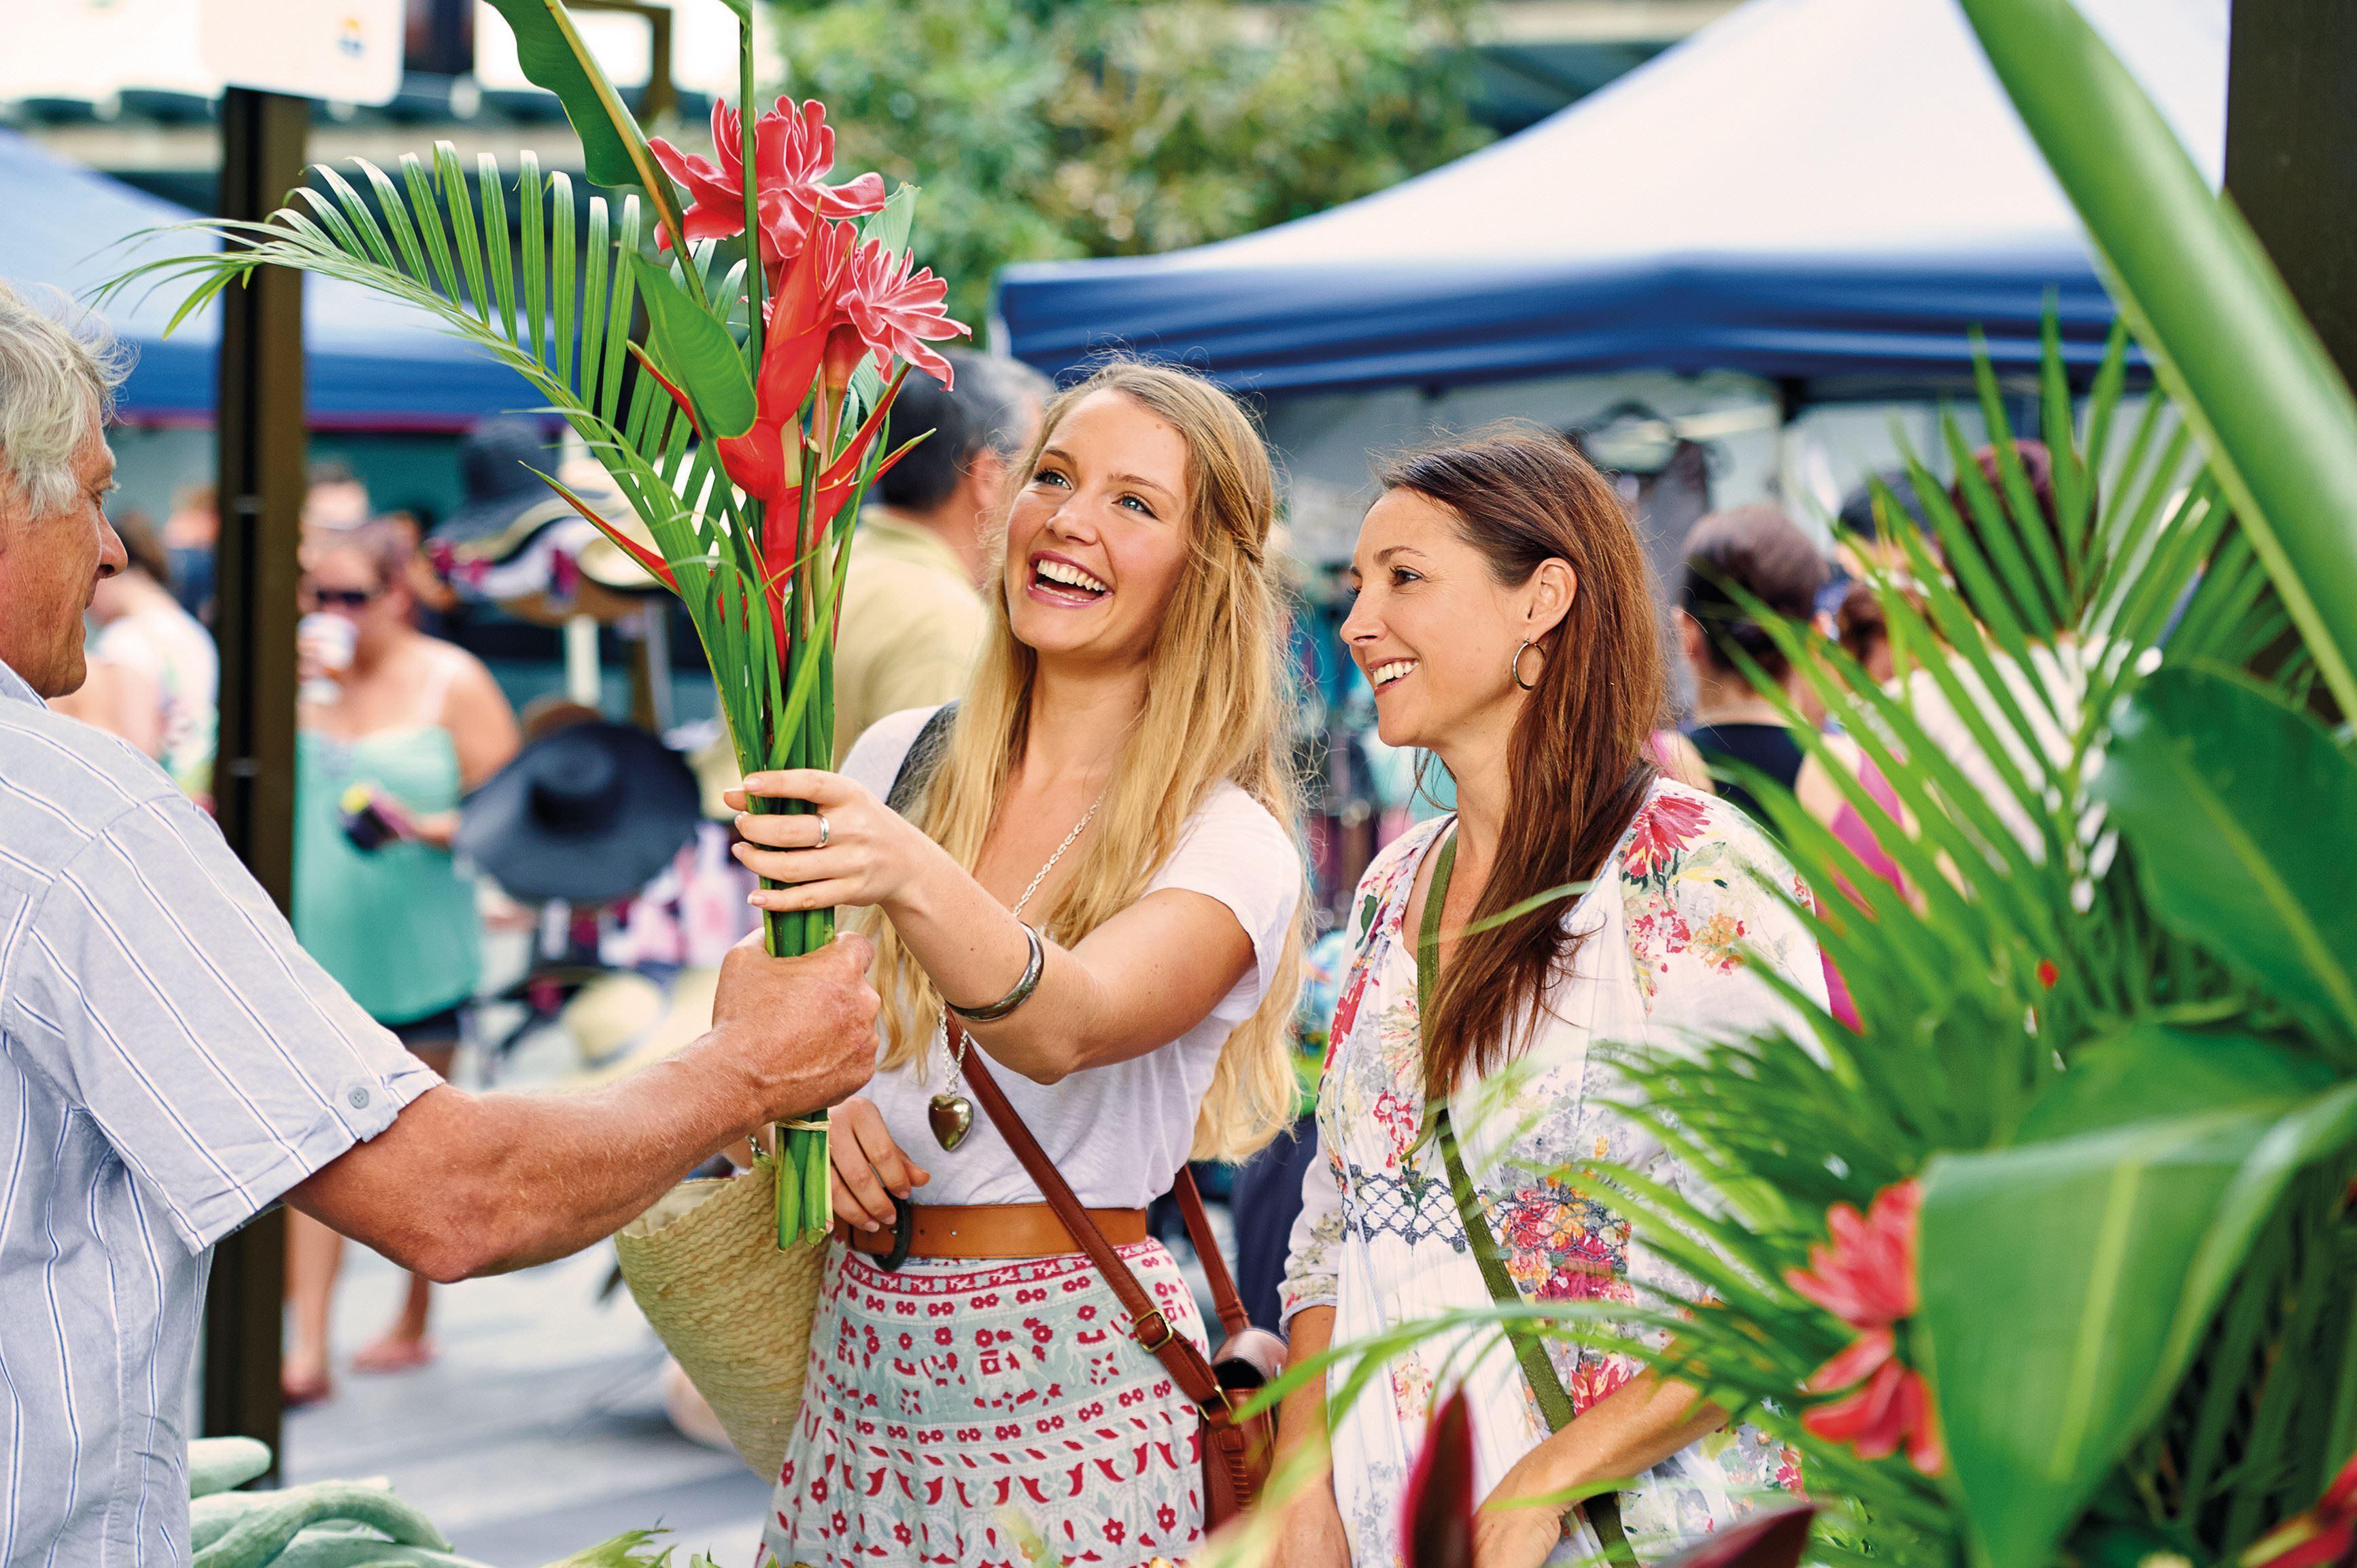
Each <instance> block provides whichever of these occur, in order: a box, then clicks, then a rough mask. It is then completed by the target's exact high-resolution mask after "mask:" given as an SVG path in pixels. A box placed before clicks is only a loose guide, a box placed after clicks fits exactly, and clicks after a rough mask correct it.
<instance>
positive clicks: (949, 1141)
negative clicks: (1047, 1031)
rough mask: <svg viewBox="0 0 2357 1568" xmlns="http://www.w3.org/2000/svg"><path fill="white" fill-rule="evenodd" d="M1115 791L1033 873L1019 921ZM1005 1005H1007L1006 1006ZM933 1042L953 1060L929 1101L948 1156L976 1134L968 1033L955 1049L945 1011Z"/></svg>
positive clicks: (1032, 979)
mask: <svg viewBox="0 0 2357 1568" xmlns="http://www.w3.org/2000/svg"><path fill="white" fill-rule="evenodd" d="M1112 790H1113V786H1112V785H1111V784H1107V785H1106V786H1105V787H1104V789H1101V790H1099V791H1098V792H1097V798H1096V799H1095V800H1092V801H1090V802H1089V809H1088V810H1087V811H1082V813H1081V820H1080V821H1079V822H1074V823H1073V824H1072V831H1071V832H1068V833H1066V834H1065V835H1064V842H1063V843H1060V844H1058V845H1057V846H1056V851H1055V853H1054V854H1050V855H1049V857H1048V861H1047V864H1046V865H1042V866H1040V867H1039V870H1037V871H1035V872H1033V873H1032V874H1031V880H1030V881H1029V882H1027V883H1025V884H1024V886H1023V897H1020V898H1017V900H1015V918H1017V920H1020V919H1022V918H1023V909H1024V907H1025V906H1026V905H1028V904H1029V903H1030V902H1031V895H1033V894H1034V893H1037V892H1039V884H1041V883H1042V882H1045V881H1047V880H1048V873H1049V872H1051V871H1053V870H1055V869H1056V863H1057V862H1058V861H1060V860H1061V859H1063V858H1064V852H1065V851H1066V850H1068V849H1070V848H1071V847H1072V845H1073V844H1075V843H1079V842H1080V837H1081V835H1082V833H1084V832H1088V829H1089V823H1091V822H1094V821H1095V820H1096V814H1097V808H1098V807H1099V806H1102V805H1103V804H1104V802H1105V796H1106V795H1107V794H1109V793H1111V792H1112ZM1024 930H1025V934H1026V935H1028V936H1029V937H1030V939H1031V948H1032V952H1033V954H1034V955H1035V959H1036V955H1037V954H1038V951H1039V934H1038V933H1037V932H1035V931H1033V930H1031V929H1030V928H1029V927H1028V926H1027V927H1025V928H1024ZM1038 978H1039V976H1038V972H1037V970H1036V968H1035V969H1034V970H1033V972H1031V973H1029V974H1028V975H1026V976H1025V981H1024V982H1022V983H1017V991H1019V992H1021V993H1023V995H1024V996H1028V994H1029V985H1030V983H1037V981H1038ZM1018 1000H1019V998H1018ZM1001 1005H1002V1006H1005V1004H1001ZM1013 1011H1014V1008H1013V1007H1011V1006H1006V1011H1005V1012H996V1013H994V1015H995V1016H997V1017H1005V1016H1006V1013H1011V1012H1013ZM933 1039H934V1042H935V1043H936V1044H937V1045H939V1046H940V1047H941V1051H942V1056H943V1057H944V1058H947V1059H948V1061H949V1064H950V1081H949V1087H948V1088H946V1089H944V1090H942V1092H941V1093H939V1094H936V1095H934V1096H933V1097H932V1099H931V1100H930V1101H927V1102H926V1104H925V1121H926V1122H927V1123H928V1124H929V1125H931V1128H932V1130H933V1142H934V1143H936V1144H940V1145H941V1146H942V1152H943V1153H944V1154H946V1153H948V1152H949V1151H951V1150H952V1149H954V1148H956V1147H957V1146H958V1145H959V1144H963V1143H964V1142H965V1135H966V1134H967V1133H971V1132H973V1131H974V1101H971V1100H968V1099H967V1098H966V1095H965V1048H966V1034H965V1031H964V1030H963V1029H960V1030H959V1031H958V1042H957V1048H956V1049H955V1050H952V1049H951V1048H950V1019H949V1014H948V1012H947V1011H946V1010H944V1011H943V1012H942V1014H941V1015H940V1016H939V1017H938V1019H937V1020H936V1021H935V1023H934V1025H933Z"/></svg>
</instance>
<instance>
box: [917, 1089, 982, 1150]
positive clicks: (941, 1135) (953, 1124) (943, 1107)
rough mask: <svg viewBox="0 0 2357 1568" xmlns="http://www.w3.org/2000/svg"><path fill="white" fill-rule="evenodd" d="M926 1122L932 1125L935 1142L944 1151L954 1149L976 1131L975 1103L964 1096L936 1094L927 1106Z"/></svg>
mask: <svg viewBox="0 0 2357 1568" xmlns="http://www.w3.org/2000/svg"><path fill="white" fill-rule="evenodd" d="M925 1120H926V1121H927V1122H931V1124H932V1129H933V1142H934V1143H936V1144H940V1145H941V1146H942V1149H943V1150H944V1151H947V1150H951V1149H954V1148H956V1147H957V1146H958V1145H959V1144H963V1143H964V1142H965V1135H966V1134H967V1133H971V1132H973V1131H974V1101H971V1100H968V1099H967V1098H966V1097H965V1096H964V1095H963V1094H936V1095H934V1096H933V1098H932V1100H931V1101H930V1102H929V1103H928V1104H927V1105H926V1106H925Z"/></svg>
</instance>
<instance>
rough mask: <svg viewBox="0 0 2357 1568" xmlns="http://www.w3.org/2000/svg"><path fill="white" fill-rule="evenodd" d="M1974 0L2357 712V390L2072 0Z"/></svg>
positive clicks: (2247, 524) (2026, 108)
mask: <svg viewBox="0 0 2357 1568" xmlns="http://www.w3.org/2000/svg"><path fill="white" fill-rule="evenodd" d="M1964 14H1965V15H1966V16H1968V17H1969V18H1970V19H1971V22H1972V25H1973V27H1974V29H1975V31H1976V32H1977V33H1978V34H1979V36H1980V41H1981V47H1982V48H1984V49H1985V50H1986V51H1987V54H1988V57H1989V62H1990V64H1991V65H1993V66H1994V67H1995V68H1996V74H1997V77H1998V80H1999V81H2002V82H2003V83H2004V84H2005V89H2006V91H2007V93H2008V94H2009V95H2010V96H2011V98H2012V99H2013V103H2014V107H2015V108H2016V109H2018V110H2019V111H2020V113H2021V117H2022V120H2023V123H2024V124H2027V125H2028V126H2029V133H2030V134H2031V135H2032V136H2033V137H2035V138H2036V140H2037V142H2038V145H2039V148H2040V151H2042V152H2043V153H2044V154H2045V155H2046V160H2047V163H2048V165H2049V166H2050V167H2051V168H2052V169H2053V171H2054V176H2055V178H2056V179H2057V180H2059V181H2060V182H2061V186H2062V188H2063V189H2064V190H2065V191H2067V192H2068V193H2069V194H2070V197H2071V199H2072V204H2073V205H2074V206H2076V207H2077V208H2078V209H2079V215H2080V217H2081V218H2082V219H2083V220H2085V222H2086V225H2087V228H2088V230H2089V231H2090V232H2091V233H2092V234H2093V238H2094V241H2095V244H2096V248H2097V250H2098V251H2099V252H2101V254H2102V256H2103V258H2104V262H2105V263H2106V264H2107V266H2108V268H2109V270H2110V272H2111V274H2112V276H2113V279H2114V283H2115V293H2116V294H2117V295H2119V296H2120V300H2121V304H2122V306H2123V307H2124V308H2125V309H2126V311H2127V313H2128V315H2129V317H2130V319H2131V320H2132V321H2133V322H2134V323H2135V324H2136V336H2137V338H2139V339H2140V340H2141V341H2142V342H2143V344H2144V346H2145V348H2146V349H2147V351H2148V352H2149V353H2150V354H2151V356H2152V359H2153V362H2154V366H2155V369H2156V371H2157V372H2158V375H2159V377H2160V380H2161V382H2162V384H2163V385H2164V386H2165V387H2166V388H2167V389H2168V390H2169V393H2170V394H2171V396H2172V397H2174V398H2175V400H2176V401H2177V402H2178V403H2179V405H2180V406H2181V407H2182V408H2183V409H2184V410H2185V411H2186V413H2187V416H2188V417H2189V418H2190V419H2191V420H2192V421H2193V422H2194V423H2195V424H2196V425H2197V426H2198V427H2199V428H2200V429H2201V433H2202V435H2203V436H2204V437H2205V440H2206V444H2207V446H2209V448H2210V456H2211V462H2212V467H2214V469H2215V471H2216V472H2217V474H2218V477H2219V478H2220V481H2221V482H2222V485H2223V486H2224V488H2225V490H2226V494H2227V496H2228V499H2231V500H2232V501H2233V510H2234V511H2235V513H2236V515H2237V516H2238V517H2239V518H2240V519H2241V521H2242V523H2243V526H2244V528H2245V529H2246V530H2248V531H2249V532H2250V536H2251V541H2252V543H2253V545H2254V547H2255V549H2256V550H2257V552H2258V553H2259V556H2260V558H2261V559H2262V560H2264V561H2265V562H2266V564H2267V570H2268V574H2269V575H2270V576H2272V577H2273V578H2274V580H2275V584H2276V590H2277V592H2278V593H2279V594H2280V595H2281V596H2282V597H2283V601H2284V604H2285V606H2286V607H2287V609H2288V610H2289V612H2290V614H2291V617H2292V619H2293V620H2294V621H2295V622H2296V623H2297V624H2298V627H2299V628H2300V630H2301V632H2302V633H2303V634H2304V635H2305V637H2306V638H2307V640H2308V645H2309V651H2310V652H2311V653H2312V654H2313V655H2314V656H2315V658H2316V660H2317V664H2318V666H2319V670H2320V671H2321V672H2322V674H2323V677H2324V679H2325V681H2326V682H2327V683H2328V684H2329V686H2330V689H2331V691H2332V693H2333V695H2334V697H2335V698H2336V699H2337V700H2338V702H2339V703H2340V704H2341V710H2342V711H2343V712H2344V713H2357V529H2352V528H2351V527H2350V524H2349V520H2350V519H2351V518H2352V517H2357V401H2352V398H2351V397H2350V393H2349V388H2348V386H2347V384H2346V383H2345V382H2343V381H2342V380H2341V375H2340V372H2339V371H2336V370H2335V369H2334V368H2333V365H2332V361H2331V359H2330V356H2328V355H2327V354H2326V353H2325V351H2324V347H2323V345H2322V344H2321V343H2319V341H2318V339H2317V337H2316V333H2315V332H2314V330H2313V329H2312V328H2309V324H2308V322H2307V320H2306V318H2305V317H2302V316H2301V315H2300V312H2299V307H2298V306H2297V305H2296V304H2295V303H2294V302H2293V300H2292V297H2291V294H2290V291H2289V290H2288V289H2287V288H2286V287H2285V286H2284V283H2283V279H2282V278H2281V277H2280V276H2279V275H2277V274H2276V270H2275V267H2274V264H2273V263H2270V262H2269V261H2268V259H2267V256H2266V252H2265V251H2264V250H2263V249H2262V248H2261V246H2260V244H2259V242H2258V240H2257V237H2256V236H2255V235H2254V234H2253V233H2252V232H2251V230H2250V226H2249V225H2248V224H2247V223H2245V222H2244V220H2243V219H2242V217H2241V215H2240V214H2238V213H2236V212H2235V211H2234V209H2233V207H2232V206H2231V205H2230V204H2228V203H2226V202H2223V201H2222V200H2220V199H2218V198H2217V197H2216V196H2215V195H2213V194H2212V192H2211V190H2210V188H2209V187H2208V185H2207V184H2206V183H2204V181H2203V180H2202V177H2201V173H2200V171H2198V170H2197V169H2196V168H2195V167H2194V166H2193V164H2192V161H2191V160H2190V158H2188V157H2187V156H2186V155H2185V149H2184V148H2183V147H2182V146H2181V145H2179V143H2178V140H2177V137H2176V135H2175V134H2174V133H2172V132H2171V131H2170V130H2169V125H2168V123H2167V122H2166V121H2164V120H2163V119H2162V118H2161V117H2160V114H2159V112H2158V110H2156V109H2155V108H2154V107H2153V105H2152V102H2151V100H2149V99H2148V98H2147V97H2146V96H2145V94H2144V92H2143V90H2142V89H2140V88H2139V87H2137V85H2136V81H2135V79H2134V78H2133V77H2131V76H2130V75H2129V74H2128V73H2127V70H2126V69H2125V68H2124V67H2123V66H2122V65H2121V64H2120V62H2119V60H2118V59H2116V58H2115V57H2114V55H2113V54H2112V52H2111V50H2110V49H2109V48H2106V47H2105V46H2104V42H2103V40H2102V39H2101V38H2098V37H2097V36H2096V34H2095V32H2094V30H2093V28H2092V27H2088V25H2087V23H2086V21H2085V20H2084V19H2083V17H2082V16H2080V15H2079V13H2078V12H2077V11H2076V10H2075V9H2073V8H2072V5H2071V4H2070V0H1964Z"/></svg>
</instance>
